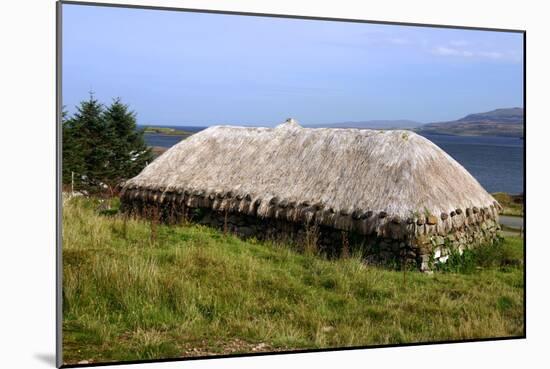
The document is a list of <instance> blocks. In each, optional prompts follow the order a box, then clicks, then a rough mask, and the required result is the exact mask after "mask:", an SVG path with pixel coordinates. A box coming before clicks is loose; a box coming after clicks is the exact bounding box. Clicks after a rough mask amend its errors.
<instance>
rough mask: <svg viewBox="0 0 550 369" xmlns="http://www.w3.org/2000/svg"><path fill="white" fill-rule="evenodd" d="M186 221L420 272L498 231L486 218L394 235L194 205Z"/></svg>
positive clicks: (489, 239)
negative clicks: (440, 230)
mask: <svg viewBox="0 0 550 369" xmlns="http://www.w3.org/2000/svg"><path fill="white" fill-rule="evenodd" d="M192 220H193V221H196V222H197V223H199V224H203V225H207V226H210V227H214V228H217V229H220V230H222V231H224V232H228V233H231V234H235V235H238V236H240V237H243V238H250V237H255V238H257V239H261V240H274V241H281V242H287V243H291V244H294V245H296V247H298V248H300V249H306V248H310V249H314V250H315V251H318V252H321V253H324V254H325V255H327V256H328V257H341V256H346V255H348V254H352V253H360V255H361V256H362V257H363V259H364V260H365V262H366V263H367V264H371V265H384V266H395V267H401V266H402V265H403V263H405V264H406V265H407V266H410V267H415V268H418V269H419V270H421V271H430V270H432V269H433V268H434V266H435V264H436V263H444V262H446V261H447V259H448V258H449V255H451V254H452V253H453V252H457V253H459V254H462V252H463V251H464V250H466V249H471V248H473V247H477V246H481V245H487V244H491V243H492V242H493V241H494V240H495V239H496V238H497V236H498V232H499V230H500V227H499V225H498V222H496V221H495V220H492V219H486V220H485V221H483V222H480V223H479V224H472V225H468V226H463V227H461V228H459V229H456V230H454V231H453V232H451V233H448V234H445V235H437V234H436V235H433V234H432V235H417V236H415V237H413V238H412V239H408V240H398V239H392V238H380V237H377V236H365V235H360V234H356V233H353V232H345V231H340V230H336V229H333V228H329V227H324V226H318V225H314V224H311V225H303V224H298V223H291V222H288V221H284V220H276V219H260V218H257V217H252V216H247V215H243V214H239V213H223V212H216V211H212V210H210V209H200V211H198V212H196V213H195V215H194V216H193V219H192Z"/></svg>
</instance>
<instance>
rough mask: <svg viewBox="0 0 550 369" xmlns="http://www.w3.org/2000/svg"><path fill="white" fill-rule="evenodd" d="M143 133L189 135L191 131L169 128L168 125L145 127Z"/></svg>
mask: <svg viewBox="0 0 550 369" xmlns="http://www.w3.org/2000/svg"><path fill="white" fill-rule="evenodd" d="M144 132H145V133H155V134H162V135H169V136H190V135H192V134H193V132H189V131H184V130H181V129H175V128H169V127H145V128H144Z"/></svg>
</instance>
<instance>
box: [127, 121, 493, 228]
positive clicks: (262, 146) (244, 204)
mask: <svg viewBox="0 0 550 369" xmlns="http://www.w3.org/2000/svg"><path fill="white" fill-rule="evenodd" d="M122 198H123V201H127V202H128V201H130V202H131V201H132V200H133V199H141V200H146V201H149V202H151V201H154V202H166V201H175V202H176V203H177V204H181V206H190V207H197V206H200V207H207V208H212V209H214V210H221V211H225V210H228V211H230V212H241V213H244V214H249V215H255V216H258V217H265V218H276V219H286V220H289V221H297V222H306V223H307V222H312V221H315V222H318V223H319V224H322V225H326V226H331V227H334V228H337V229H343V230H354V231H357V232H359V233H362V234H370V233H377V234H378V235H381V236H385V235H387V234H388V232H390V233H395V232H397V234H398V235H399V237H402V236H403V235H405V234H410V233H411V232H414V233H417V234H418V232H437V233H446V232H447V231H449V230H450V229H451V228H453V227H459V226H462V225H464V224H473V223H476V222H477V223H480V222H482V221H483V220H484V219H487V218H491V219H495V218H497V217H498V209H497V208H498V207H499V205H498V203H497V202H496V201H495V199H494V198H493V197H492V196H491V195H490V194H488V193H487V192H486V191H485V190H484V189H483V187H481V185H480V184H479V183H478V182H477V181H476V179H475V178H473V177H472V175H470V173H468V172H467V171H466V169H464V167H462V166H461V165H460V164H459V163H457V162H456V161H455V160H454V159H453V158H451V157H450V156H449V155H448V154H447V153H445V152H444V151H443V150H441V149H440V148H439V147H437V146H436V145H435V144H433V143H432V142H431V141H429V140H428V139H426V138H424V137H422V136H420V135H417V134H415V133H413V132H410V131H404V130H395V131H376V130H366V129H332V128H315V129H314V128H302V127H301V126H299V125H298V124H297V123H296V122H294V121H293V120H289V121H287V122H286V123H284V124H281V125H279V126H277V127H276V128H248V127H235V126H215V127H210V128H208V129H206V130H204V131H201V132H199V133H197V134H195V135H193V136H191V137H189V138H187V139H185V140H183V141H181V142H180V143H178V144H177V145H175V146H173V147H172V148H170V149H169V150H168V151H167V152H165V153H164V154H163V155H161V156H160V157H158V158H157V159H156V160H155V161H153V162H152V163H151V164H150V165H148V166H147V167H146V168H145V169H144V170H143V171H142V172H141V173H140V174H139V175H138V176H136V177H134V178H132V179H130V180H129V181H128V182H127V183H126V184H125V186H124V187H123V191H122ZM428 226H431V228H430V227H428ZM392 227H393V228H392ZM427 227H428V228H427ZM392 229H394V230H393V231H392ZM394 236H395V235H394Z"/></svg>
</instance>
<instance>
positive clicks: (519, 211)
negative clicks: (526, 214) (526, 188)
mask: <svg viewBox="0 0 550 369" xmlns="http://www.w3.org/2000/svg"><path fill="white" fill-rule="evenodd" d="M492 195H493V197H494V198H495V200H497V201H498V202H499V204H500V205H501V206H502V207H503V209H502V213H501V214H502V215H510V216H517V217H522V216H523V196H521V195H510V194H507V193H505V192H496V193H493V194H492Z"/></svg>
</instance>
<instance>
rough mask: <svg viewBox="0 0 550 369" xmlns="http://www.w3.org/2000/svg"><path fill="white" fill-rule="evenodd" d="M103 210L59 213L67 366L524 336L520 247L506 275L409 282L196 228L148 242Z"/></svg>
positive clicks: (129, 222)
mask: <svg viewBox="0 0 550 369" xmlns="http://www.w3.org/2000/svg"><path fill="white" fill-rule="evenodd" d="M98 208H101V206H100V203H99V200H94V199H87V198H83V197H75V198H72V199H67V200H65V204H64V207H63V344H64V361H65V362H68V363H75V362H78V361H79V360H89V361H90V362H104V361H110V360H137V359H153V358H161V357H179V356H197V355H211V354H222V353H223V354H228V353H242V352H257V351H274V350H291V349H304V348H327V347H337V346H363V345H373V344H394V343H410V342H426V341H440V340H460V339H470V338H486V337H502V336H515V335H522V334H523V330H524V321H523V289H524V280H523V269H522V265H521V260H522V257H523V256H522V253H521V250H522V240H521V239H519V238H506V239H505V240H504V243H503V245H502V250H507V251H498V252H497V251H495V252H497V254H498V253H502V255H505V258H506V259H510V260H516V261H515V262H512V263H508V264H506V265H502V264H501V263H493V262H492V261H491V262H487V263H485V264H484V262H481V260H483V258H482V257H481V256H476V263H477V264H476V267H475V268H473V269H471V270H470V269H468V270H460V268H459V270H458V271H459V272H461V273H456V272H451V271H448V272H435V273H434V274H432V275H428V274H422V273H419V272H407V273H406V274H404V273H403V272H400V271H392V270H388V269H382V268H375V267H368V266H365V264H364V263H362V261H361V260H360V258H359V257H356V256H353V255H350V257H348V258H345V259H339V260H327V259H325V258H323V257H320V256H318V255H314V254H313V253H306V254H304V253H298V252H296V251H295V250H293V249H292V248H291V247H289V246H288V245H282V244H277V243H270V242H258V241H254V240H249V241H243V240H240V239H239V238H236V237H234V236H232V235H224V234H223V232H219V231H216V230H213V229H211V228H206V227H202V226H198V225H192V224H182V225H179V226H166V225H155V227H154V228H155V229H154V233H155V236H154V237H152V228H151V225H150V224H149V223H148V222H147V221H145V220H136V219H125V218H124V217H123V216H121V215H120V214H117V213H116V210H111V211H109V212H102V213H101V212H98V210H97V209H98ZM492 259H493V256H490V257H488V260H492ZM462 272H464V273H462Z"/></svg>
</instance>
